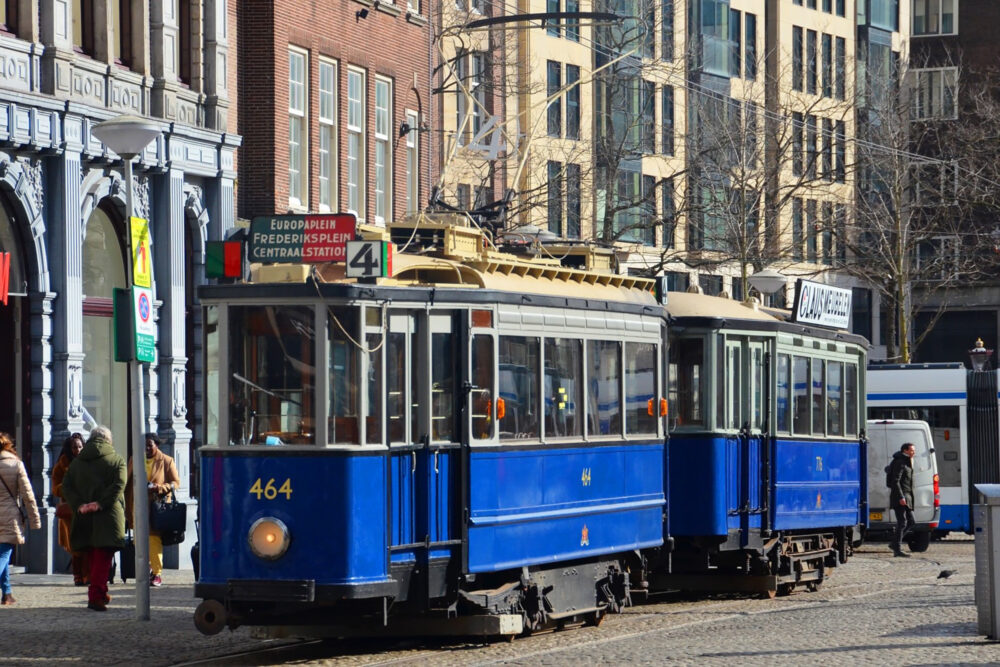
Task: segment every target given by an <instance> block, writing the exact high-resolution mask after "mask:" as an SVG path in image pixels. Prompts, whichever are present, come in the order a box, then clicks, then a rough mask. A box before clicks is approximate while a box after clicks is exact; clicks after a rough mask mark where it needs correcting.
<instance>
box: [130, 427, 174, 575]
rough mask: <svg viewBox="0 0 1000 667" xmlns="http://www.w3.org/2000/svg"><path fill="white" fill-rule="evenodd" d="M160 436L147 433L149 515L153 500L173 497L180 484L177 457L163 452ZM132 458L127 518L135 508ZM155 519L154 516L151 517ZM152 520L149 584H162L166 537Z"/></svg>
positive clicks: (152, 507)
mask: <svg viewBox="0 0 1000 667" xmlns="http://www.w3.org/2000/svg"><path fill="white" fill-rule="evenodd" d="M160 444H161V441H160V437H159V436H158V435H156V434H155V433H147V434H146V482H147V489H148V493H149V511H150V515H152V512H153V510H154V503H155V502H156V501H157V500H159V499H166V498H168V497H172V496H173V492H174V491H175V490H177V487H178V486H180V482H181V478H180V475H178V474H177V466H176V465H174V460H173V459H172V458H171V457H169V456H167V455H166V454H164V453H163V452H162V451H160ZM132 498H134V496H133V495H132V461H131V460H129V464H128V485H127V487H126V490H125V502H126V505H127V506H128V507H127V510H128V517H129V520H130V521H131V520H132V519H134V516H133V508H132ZM150 518H152V516H151V517H150ZM152 526H153V522H152V521H150V531H149V571H150V574H149V585H150V586H156V587H159V586H162V585H163V577H162V573H163V540H162V538H161V535H160V532H159V531H157V530H153V529H152Z"/></svg>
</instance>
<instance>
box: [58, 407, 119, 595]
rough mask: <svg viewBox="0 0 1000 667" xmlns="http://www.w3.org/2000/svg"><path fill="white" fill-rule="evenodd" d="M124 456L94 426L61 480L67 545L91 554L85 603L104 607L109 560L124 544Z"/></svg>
mask: <svg viewBox="0 0 1000 667" xmlns="http://www.w3.org/2000/svg"><path fill="white" fill-rule="evenodd" d="M127 477H128V475H127V474H126V471H125V459H123V458H122V457H121V456H119V455H118V454H117V453H116V452H115V449H114V447H113V446H112V445H111V431H110V430H109V429H108V428H107V427H106V426H98V427H97V428H95V429H94V430H93V431H91V433H90V438H89V439H88V440H87V444H85V445H84V446H83V451H81V452H80V455H79V456H77V457H76V459H75V460H74V461H73V463H72V464H71V465H70V467H69V470H67V471H66V476H65V477H64V478H63V484H62V493H63V498H65V499H66V502H68V503H69V504H70V506H71V507H72V508H73V511H74V513H75V514H74V517H73V528H72V530H71V531H70V545H71V546H72V548H73V551H83V550H89V552H90V587H89V588H88V589H87V599H88V603H87V607H88V608H90V609H93V610H94V611H105V610H106V609H107V605H108V602H110V600H111V598H110V597H109V596H108V571H109V570H110V569H111V558H112V556H113V555H114V553H115V552H116V551H118V550H119V549H121V548H122V547H123V546H124V545H125V481H126V479H127Z"/></svg>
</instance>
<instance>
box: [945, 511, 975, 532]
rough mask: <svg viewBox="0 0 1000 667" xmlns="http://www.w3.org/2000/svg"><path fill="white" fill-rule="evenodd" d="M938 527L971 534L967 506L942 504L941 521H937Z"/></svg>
mask: <svg viewBox="0 0 1000 667" xmlns="http://www.w3.org/2000/svg"><path fill="white" fill-rule="evenodd" d="M949 521H950V522H951V523H949ZM938 528H939V529H941V530H961V531H963V532H966V533H970V534H971V533H972V525H971V524H970V521H969V506H968V505H942V506H941V522H940V523H938Z"/></svg>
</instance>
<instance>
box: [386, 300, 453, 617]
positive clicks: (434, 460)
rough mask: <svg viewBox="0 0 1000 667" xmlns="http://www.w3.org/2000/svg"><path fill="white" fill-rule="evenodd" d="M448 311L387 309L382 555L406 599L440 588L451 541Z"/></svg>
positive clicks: (424, 596) (428, 594) (433, 593)
mask: <svg viewBox="0 0 1000 667" xmlns="http://www.w3.org/2000/svg"><path fill="white" fill-rule="evenodd" d="M455 319H456V318H455V315H454V314H453V313H451V312H450V311H446V312H427V311H390V313H389V332H388V335H387V338H386V419H387V427H388V434H389V459H390V480H391V481H390V484H391V492H390V517H389V530H390V537H391V540H390V561H391V564H392V566H393V570H394V576H397V577H404V578H408V579H409V582H410V585H409V595H410V599H411V600H413V599H427V598H434V597H440V596H441V595H444V593H445V591H444V586H445V583H446V577H445V571H446V569H447V567H448V564H449V562H450V557H451V550H452V549H453V548H454V545H453V544H452V543H451V542H452V539H451V538H452V536H453V534H454V531H453V530H452V513H451V508H450V505H451V504H452V503H453V502H454V500H455V498H454V494H453V493H452V489H454V488H456V487H455V483H454V477H455V475H456V474H457V471H458V469H459V464H458V457H457V453H458V450H459V445H458V442H457V435H456V431H457V428H456V412H457V410H456V407H455V400H456V369H457V361H456V360H457V354H458V349H457V348H458V347H459V346H458V345H457V341H456V339H455V335H456V334H455Z"/></svg>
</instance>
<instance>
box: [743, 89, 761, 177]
mask: <svg viewBox="0 0 1000 667" xmlns="http://www.w3.org/2000/svg"><path fill="white" fill-rule="evenodd" d="M758 113H759V111H758V108H757V104H756V103H754V102H744V103H743V139H744V141H743V160H744V164H745V165H746V166H747V167H748V168H750V169H754V168H756V167H757V158H758V157H759V156H760V153H759V149H758V146H759V143H758V141H759V139H760V138H759V137H758V136H757V114H758Z"/></svg>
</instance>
